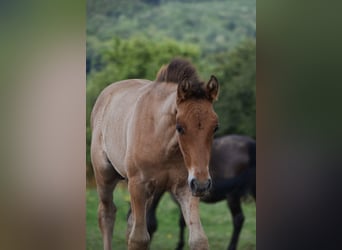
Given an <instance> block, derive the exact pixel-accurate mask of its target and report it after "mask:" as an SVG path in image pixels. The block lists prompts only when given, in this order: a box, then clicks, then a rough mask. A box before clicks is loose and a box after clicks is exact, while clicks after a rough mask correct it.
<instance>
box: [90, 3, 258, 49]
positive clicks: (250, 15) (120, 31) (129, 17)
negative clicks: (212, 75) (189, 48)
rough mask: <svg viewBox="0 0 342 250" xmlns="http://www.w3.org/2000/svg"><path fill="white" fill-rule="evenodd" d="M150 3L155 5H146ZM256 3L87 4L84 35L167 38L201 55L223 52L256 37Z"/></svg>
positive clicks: (99, 38) (107, 37) (104, 39)
mask: <svg viewBox="0 0 342 250" xmlns="http://www.w3.org/2000/svg"><path fill="white" fill-rule="evenodd" d="M146 2H154V3H156V2H157V3H158V2H160V3H159V4H148V3H146ZM255 5H256V1H255V0H228V1H227V0H226V1H197V2H196V3H194V2H192V1H145V2H143V1H137V0H128V1H122V0H121V1H113V0H112V1H110V0H107V1H94V0H93V1H88V6H87V36H88V38H90V37H96V38H97V39H98V40H100V41H106V40H108V39H111V38H113V37H120V38H131V37H134V36H144V37H146V38H149V39H152V40H156V41H158V40H162V39H165V38H171V39H174V40H176V41H182V42H187V43H191V44H196V45H199V47H200V48H202V50H203V52H204V53H210V52H219V51H226V50H229V49H231V48H233V47H235V46H236V45H237V44H239V43H240V42H241V41H243V40H245V39H246V38H252V39H254V38H255V35H256V26H255V19H256V8H255Z"/></svg>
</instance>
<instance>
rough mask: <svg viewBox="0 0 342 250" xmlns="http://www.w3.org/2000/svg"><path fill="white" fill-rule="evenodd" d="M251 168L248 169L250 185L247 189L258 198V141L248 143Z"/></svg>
mask: <svg viewBox="0 0 342 250" xmlns="http://www.w3.org/2000/svg"><path fill="white" fill-rule="evenodd" d="M248 156H249V168H248V171H249V172H250V173H249V177H248V186H247V190H248V191H249V192H250V194H251V195H252V196H253V197H254V200H256V142H255V141H253V142H249V144H248Z"/></svg>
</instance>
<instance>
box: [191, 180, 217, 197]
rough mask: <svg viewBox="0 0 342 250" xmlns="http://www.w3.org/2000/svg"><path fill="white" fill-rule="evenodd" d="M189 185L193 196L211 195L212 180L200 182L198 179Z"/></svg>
mask: <svg viewBox="0 0 342 250" xmlns="http://www.w3.org/2000/svg"><path fill="white" fill-rule="evenodd" d="M189 185H190V189H191V192H192V195H193V196H198V197H202V196H204V195H206V194H208V193H209V190H210V189H211V185H212V184H211V179H208V180H206V181H198V180H197V179H196V178H193V179H192V180H191V181H190V183H189Z"/></svg>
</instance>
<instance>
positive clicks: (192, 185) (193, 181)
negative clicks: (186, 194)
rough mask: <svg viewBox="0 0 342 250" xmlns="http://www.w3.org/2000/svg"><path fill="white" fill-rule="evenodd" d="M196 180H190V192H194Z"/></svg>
mask: <svg viewBox="0 0 342 250" xmlns="http://www.w3.org/2000/svg"><path fill="white" fill-rule="evenodd" d="M195 182H196V180H195V179H192V180H191V181H190V188H191V190H195V189H196V183H195Z"/></svg>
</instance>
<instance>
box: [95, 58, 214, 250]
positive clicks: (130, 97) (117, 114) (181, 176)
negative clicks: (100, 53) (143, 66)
mask: <svg viewBox="0 0 342 250" xmlns="http://www.w3.org/2000/svg"><path fill="white" fill-rule="evenodd" d="M218 89H219V85H218V82H217V79H216V78H215V77H214V76H211V78H210V79H209V81H208V82H207V83H205V82H203V81H201V80H199V78H198V76H197V73H196V70H195V69H194V67H193V66H192V65H191V64H190V63H189V62H187V61H184V60H181V59H175V60H173V61H171V62H170V64H169V65H167V66H164V67H162V68H161V69H160V70H159V73H158V74H157V77H156V79H155V81H148V80H142V79H131V80H124V81H121V82H118V83H115V84H112V85H110V86H108V87H106V88H105V89H104V90H103V91H102V93H101V94H100V96H99V97H98V99H97V101H96V103H95V105H94V108H93V111H92V114H91V128H92V141H91V160H92V164H93V168H94V173H95V179H96V185H97V192H98V195H99V201H100V204H99V209H98V221H99V226H100V229H101V233H102V238H103V245H104V249H105V250H110V249H111V248H112V234H113V227H114V221H115V214H116V206H115V204H114V202H113V190H114V188H115V186H116V185H117V183H118V182H119V181H120V180H126V181H127V182H128V190H129V193H130V196H131V204H132V214H131V216H130V217H129V220H128V226H127V233H126V235H127V243H128V250H145V249H148V247H149V242H150V235H149V233H148V229H147V224H146V211H147V208H148V207H149V205H150V203H151V201H152V200H153V199H154V197H155V196H156V195H157V196H158V195H159V194H160V193H163V192H166V191H168V192H171V193H172V194H173V195H174V197H175V199H176V200H177V202H178V203H179V204H180V206H181V208H182V212H183V215H184V219H185V221H186V224H187V225H188V227H189V232H190V233H189V245H190V249H191V250H208V249H209V244H208V239H207V237H206V235H205V233H204V230H203V227H202V225H201V221H200V217H199V211H198V205H199V197H201V196H203V195H205V194H206V193H207V192H208V190H209V189H210V188H211V186H212V182H211V177H210V174H209V167H208V166H209V160H210V152H211V146H212V141H213V135H214V132H215V130H216V129H217V126H218V125H217V124H218V118H217V115H216V113H215V112H214V109H213V102H214V100H216V99H217V95H218Z"/></svg>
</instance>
